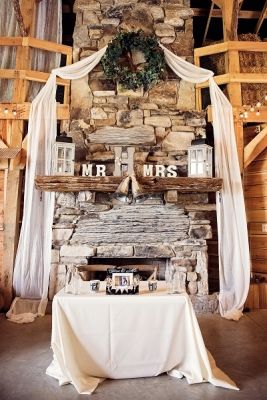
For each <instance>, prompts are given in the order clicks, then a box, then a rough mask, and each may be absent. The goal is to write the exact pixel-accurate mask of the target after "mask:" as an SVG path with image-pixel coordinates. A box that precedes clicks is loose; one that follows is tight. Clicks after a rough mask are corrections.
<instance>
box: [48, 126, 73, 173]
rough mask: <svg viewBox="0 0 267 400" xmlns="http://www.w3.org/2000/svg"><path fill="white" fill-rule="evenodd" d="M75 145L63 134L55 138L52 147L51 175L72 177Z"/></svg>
mask: <svg viewBox="0 0 267 400" xmlns="http://www.w3.org/2000/svg"><path fill="white" fill-rule="evenodd" d="M74 156H75V144H74V143H72V138H71V137H68V136H67V134H66V133H65V132H63V133H61V134H60V135H59V136H57V137H56V142H55V144H54V146H53V162H52V173H53V175H68V176H70V175H74Z"/></svg>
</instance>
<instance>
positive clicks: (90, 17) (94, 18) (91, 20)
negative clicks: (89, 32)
mask: <svg viewBox="0 0 267 400" xmlns="http://www.w3.org/2000/svg"><path fill="white" fill-rule="evenodd" d="M83 24H84V25H87V24H94V25H97V24H99V18H98V15H97V14H96V13H95V12H94V11H89V10H84V12H83Z"/></svg>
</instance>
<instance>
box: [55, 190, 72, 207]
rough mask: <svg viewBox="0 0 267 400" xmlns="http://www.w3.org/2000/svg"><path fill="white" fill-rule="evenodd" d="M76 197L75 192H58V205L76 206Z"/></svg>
mask: <svg viewBox="0 0 267 400" xmlns="http://www.w3.org/2000/svg"><path fill="white" fill-rule="evenodd" d="M75 204H76V198H75V194H74V193H58V194H57V195H56V205H59V206H62V207H75Z"/></svg>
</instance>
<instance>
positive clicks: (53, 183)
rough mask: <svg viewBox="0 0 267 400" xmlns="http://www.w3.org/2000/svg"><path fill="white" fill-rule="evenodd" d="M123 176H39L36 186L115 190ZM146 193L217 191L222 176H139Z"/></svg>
mask: <svg viewBox="0 0 267 400" xmlns="http://www.w3.org/2000/svg"><path fill="white" fill-rule="evenodd" d="M122 179H123V177H117V176H106V177H83V176H37V177H36V179H35V187H36V189H38V190H42V191H49V192H79V191H81V190H92V191H93V192H115V191H116V189H117V188H118V186H119V184H120V183H121V181H122ZM137 180H138V182H139V183H140V184H141V185H142V188H143V192H144V193H157V192H165V191H167V190H177V191H179V192H183V193H198V192H200V193H208V192H216V191H218V190H220V189H221V187H222V179H220V178H190V177H178V178H158V177H146V178H144V177H137Z"/></svg>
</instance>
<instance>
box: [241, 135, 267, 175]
mask: <svg viewBox="0 0 267 400" xmlns="http://www.w3.org/2000/svg"><path fill="white" fill-rule="evenodd" d="M266 147H267V127H265V128H263V129H262V131H261V132H260V133H258V134H257V136H255V137H254V138H253V139H252V140H251V141H250V142H249V143H248V144H247V145H246V146H245V148H244V168H247V167H248V166H249V164H251V163H252V161H254V160H255V158H256V157H257V156H258V155H259V154H260V153H261V152H262V151H263V150H265V149H266Z"/></svg>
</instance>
